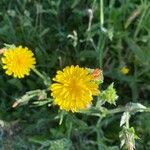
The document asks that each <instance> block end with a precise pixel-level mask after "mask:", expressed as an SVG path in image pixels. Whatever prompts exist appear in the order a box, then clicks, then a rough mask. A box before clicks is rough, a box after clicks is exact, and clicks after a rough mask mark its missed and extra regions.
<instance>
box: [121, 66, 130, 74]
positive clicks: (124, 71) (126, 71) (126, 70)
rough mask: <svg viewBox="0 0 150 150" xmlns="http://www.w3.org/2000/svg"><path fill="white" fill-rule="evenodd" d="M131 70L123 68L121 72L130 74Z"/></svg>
mask: <svg viewBox="0 0 150 150" xmlns="http://www.w3.org/2000/svg"><path fill="white" fill-rule="evenodd" d="M129 71H130V70H129V68H128V67H122V68H121V69H120V72H121V73H122V74H128V73H129Z"/></svg>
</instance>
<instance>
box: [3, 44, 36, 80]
mask: <svg viewBox="0 0 150 150" xmlns="http://www.w3.org/2000/svg"><path fill="white" fill-rule="evenodd" d="M2 63H3V69H5V70H6V71H5V72H6V74H7V75H12V76H13V77H15V78H24V76H25V75H29V74H30V70H31V69H32V68H33V67H34V65H35V64H36V61H35V58H34V54H33V53H32V51H31V50H29V49H28V48H27V47H25V48H23V47H22V46H19V47H15V48H9V49H6V50H5V51H4V53H3V57H2Z"/></svg>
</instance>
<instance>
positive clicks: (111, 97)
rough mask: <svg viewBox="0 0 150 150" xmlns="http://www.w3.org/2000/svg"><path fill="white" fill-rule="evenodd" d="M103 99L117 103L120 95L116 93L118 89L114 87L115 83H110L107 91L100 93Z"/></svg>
mask: <svg viewBox="0 0 150 150" xmlns="http://www.w3.org/2000/svg"><path fill="white" fill-rule="evenodd" d="M100 96H101V97H100V98H101V99H102V100H103V101H106V102H108V103H110V104H114V105H115V104H116V100H117V99H118V95H117V93H116V89H115V88H114V83H112V84H110V85H109V86H108V87H107V89H106V90H105V91H103V92H102V93H101V95H100Z"/></svg>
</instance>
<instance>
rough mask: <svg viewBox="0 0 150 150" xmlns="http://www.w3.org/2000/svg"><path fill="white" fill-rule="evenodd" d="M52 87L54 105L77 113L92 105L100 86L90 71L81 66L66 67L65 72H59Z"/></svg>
mask: <svg viewBox="0 0 150 150" xmlns="http://www.w3.org/2000/svg"><path fill="white" fill-rule="evenodd" d="M53 80H54V81H56V82H57V83H53V84H52V85H51V87H50V89H51V91H52V94H51V95H52V96H53V98H54V103H55V104H57V105H59V107H60V109H63V110H66V111H72V112H77V111H79V110H82V109H86V108H88V107H89V105H91V102H92V100H93V97H92V95H95V96H96V95H98V94H99V90H98V84H96V83H95V82H94V77H93V76H92V75H91V74H90V73H89V71H88V69H85V68H80V67H79V66H71V67H69V66H68V67H66V68H64V69H63V71H57V75H56V77H55V78H54V79H53Z"/></svg>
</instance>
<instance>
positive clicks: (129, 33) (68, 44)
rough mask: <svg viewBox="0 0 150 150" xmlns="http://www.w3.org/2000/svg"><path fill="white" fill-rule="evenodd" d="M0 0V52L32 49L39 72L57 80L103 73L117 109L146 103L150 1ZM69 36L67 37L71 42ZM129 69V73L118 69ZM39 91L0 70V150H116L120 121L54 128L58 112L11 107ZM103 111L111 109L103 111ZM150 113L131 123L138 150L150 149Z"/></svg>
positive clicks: (32, 79)
mask: <svg viewBox="0 0 150 150" xmlns="http://www.w3.org/2000/svg"><path fill="white" fill-rule="evenodd" d="M100 2H102V0H68V1H67V0H43V1H42V0H34V1H33V0H1V1H0V46H1V48H2V47H3V46H4V43H7V44H15V45H20V44H21V45H24V46H27V47H29V48H30V49H32V50H33V52H34V53H35V55H36V58H37V68H38V69H39V70H40V71H41V72H45V73H47V74H48V75H49V76H54V75H55V73H56V70H58V69H61V68H63V67H65V66H66V65H71V64H79V65H80V66H86V67H90V68H97V67H100V68H102V69H103V71H104V76H105V79H104V84H103V88H104V89H105V87H106V86H107V85H109V84H110V83H111V82H115V84H114V85H115V88H116V89H117V93H118V95H119V99H118V101H117V106H120V105H123V106H124V105H125V104H126V103H128V102H140V103H142V104H143V105H145V106H149V97H150V92H149V90H150V2H149V0H132V1H131V0H105V1H104V6H103V7H102V5H100ZM68 35H69V36H68ZM124 66H127V67H128V68H129V70H130V71H129V73H128V74H126V75H125V74H122V73H121V72H120V69H121V68H122V67H124ZM37 88H40V89H42V88H44V86H43V84H42V82H41V80H40V79H38V78H37V77H36V76H35V74H33V73H32V74H31V75H30V76H29V77H26V78H25V79H22V80H18V79H13V78H11V77H7V76H6V75H5V74H4V71H3V70H2V68H0V149H2V150H3V149H4V150H21V149H23V150H34V149H40V150H44V149H45V150H46V149H50V150H67V149H68V150H70V149H73V150H97V149H98V150H117V149H119V144H120V141H119V136H118V135H119V131H120V130H121V129H120V128H119V120H120V116H121V114H118V115H111V116H109V117H107V118H105V119H103V120H101V122H100V123H99V125H98V123H97V119H96V117H87V116H84V115H80V114H70V115H69V114H68V115H67V117H65V118H64V121H63V123H62V125H59V118H60V116H59V114H58V110H57V108H56V109H53V108H51V107H48V106H42V107H31V106H32V105H25V106H22V107H19V108H16V109H12V108H11V106H12V104H13V103H14V101H15V99H16V98H17V97H20V96H21V95H23V94H24V93H25V92H27V91H30V90H34V89H37ZM107 107H108V108H112V106H110V105H108V106H107ZM149 118H150V114H148V113H142V114H140V113H139V114H137V115H135V116H133V117H132V118H131V126H134V127H135V131H136V133H137V135H138V136H139V137H140V139H139V140H137V141H136V147H137V150H149V149H150V128H149V127H150V120H149Z"/></svg>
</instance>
